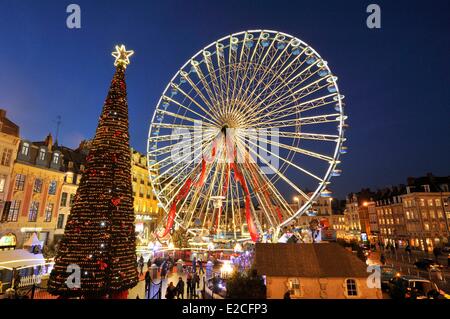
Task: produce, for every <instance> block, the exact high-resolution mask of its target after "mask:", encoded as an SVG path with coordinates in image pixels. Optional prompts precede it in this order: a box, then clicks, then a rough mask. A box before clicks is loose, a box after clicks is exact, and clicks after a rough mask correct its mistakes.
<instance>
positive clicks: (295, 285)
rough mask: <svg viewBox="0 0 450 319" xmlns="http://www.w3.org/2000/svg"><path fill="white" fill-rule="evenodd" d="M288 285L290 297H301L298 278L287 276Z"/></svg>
mask: <svg viewBox="0 0 450 319" xmlns="http://www.w3.org/2000/svg"><path fill="white" fill-rule="evenodd" d="M288 285H289V292H290V294H291V297H301V296H302V289H301V286H300V281H299V280H298V278H289V281H288Z"/></svg>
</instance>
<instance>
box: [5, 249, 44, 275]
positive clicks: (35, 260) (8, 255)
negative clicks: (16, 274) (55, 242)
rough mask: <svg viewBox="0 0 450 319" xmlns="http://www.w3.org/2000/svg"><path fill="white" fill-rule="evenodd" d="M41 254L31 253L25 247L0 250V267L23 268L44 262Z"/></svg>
mask: <svg viewBox="0 0 450 319" xmlns="http://www.w3.org/2000/svg"><path fill="white" fill-rule="evenodd" d="M45 262H46V261H45V258H44V256H42V254H33V253H30V252H29V251H28V250H25V249H15V250H4V251H0V269H9V270H12V269H13V268H23V267H31V266H36V265H41V264H45Z"/></svg>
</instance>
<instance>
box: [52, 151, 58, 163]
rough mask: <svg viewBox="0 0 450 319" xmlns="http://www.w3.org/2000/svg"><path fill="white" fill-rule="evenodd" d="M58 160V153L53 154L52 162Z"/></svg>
mask: <svg viewBox="0 0 450 319" xmlns="http://www.w3.org/2000/svg"><path fill="white" fill-rule="evenodd" d="M58 161H59V153H55V154H53V163H54V164H58Z"/></svg>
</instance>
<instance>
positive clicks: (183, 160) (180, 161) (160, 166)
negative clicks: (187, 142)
mask: <svg viewBox="0 0 450 319" xmlns="http://www.w3.org/2000/svg"><path fill="white" fill-rule="evenodd" d="M212 139H213V137H209V139H206V140H201V141H196V142H194V144H193V145H192V146H193V148H194V149H195V146H196V145H199V144H200V143H201V145H202V147H201V149H203V148H204V147H205V146H206V145H208V144H209V143H210V142H211V141H212ZM194 153H195V152H194ZM194 153H193V152H189V153H187V154H186V155H184V156H183V157H181V158H179V159H178V163H176V164H173V162H172V158H171V157H170V156H168V157H166V158H164V159H162V160H160V161H158V162H156V163H155V164H153V166H154V167H157V168H158V169H159V170H161V169H163V168H165V167H166V166H168V165H171V167H170V168H169V169H168V170H166V171H165V172H164V173H165V174H166V173H168V172H170V171H172V170H174V169H176V168H177V167H178V166H179V165H182V164H183V163H185V165H184V168H187V167H189V166H190V165H192V164H193V163H194V162H196V161H197V162H199V161H200V158H201V157H202V155H203V154H202V153H201V152H197V153H198V154H197V155H196V156H194V157H193V158H192V160H190V161H188V160H187V159H188V158H189V157H191V156H193V154H194ZM166 162H167V164H166ZM163 163H164V165H163ZM184 168H183V169H184ZM177 173H178V172H177ZM162 176H163V175H162V174H159V175H158V176H157V177H155V178H154V181H156V180H158V179H159V178H161V177H162Z"/></svg>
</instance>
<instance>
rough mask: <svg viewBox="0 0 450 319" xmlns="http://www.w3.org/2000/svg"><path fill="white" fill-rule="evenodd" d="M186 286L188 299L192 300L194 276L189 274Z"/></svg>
mask: <svg viewBox="0 0 450 319" xmlns="http://www.w3.org/2000/svg"><path fill="white" fill-rule="evenodd" d="M186 286H187V297H188V298H191V295H192V274H191V273H190V272H188V275H187V278H186Z"/></svg>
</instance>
